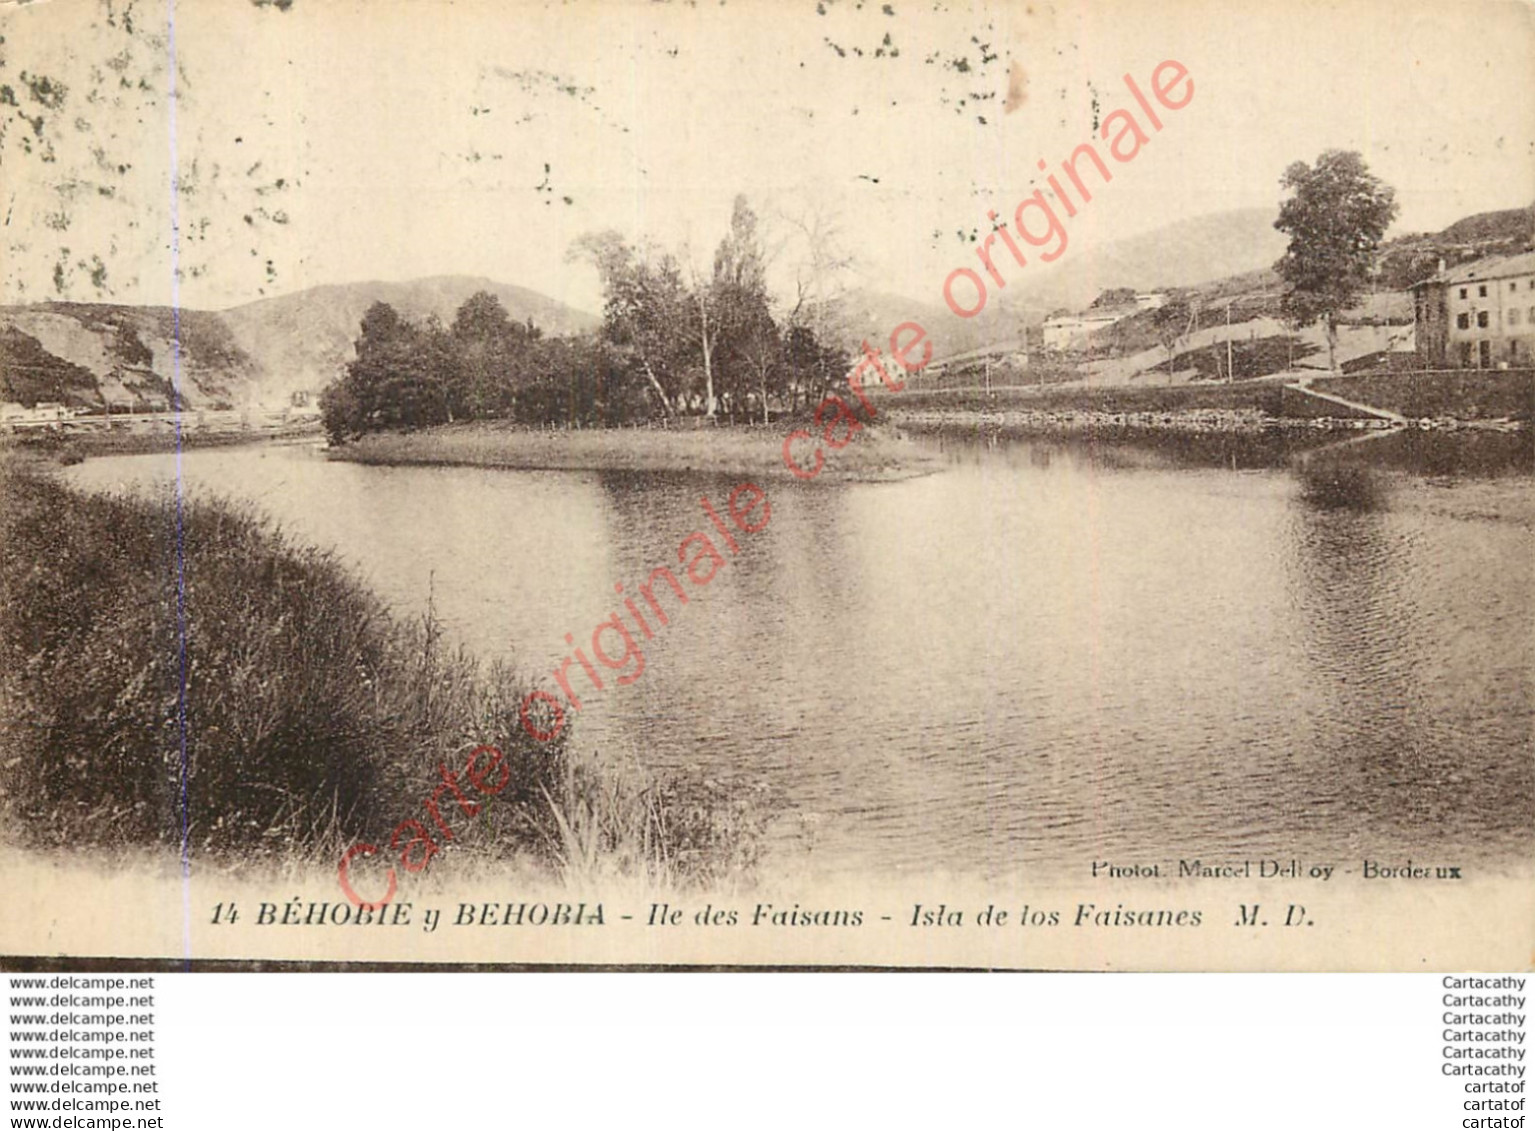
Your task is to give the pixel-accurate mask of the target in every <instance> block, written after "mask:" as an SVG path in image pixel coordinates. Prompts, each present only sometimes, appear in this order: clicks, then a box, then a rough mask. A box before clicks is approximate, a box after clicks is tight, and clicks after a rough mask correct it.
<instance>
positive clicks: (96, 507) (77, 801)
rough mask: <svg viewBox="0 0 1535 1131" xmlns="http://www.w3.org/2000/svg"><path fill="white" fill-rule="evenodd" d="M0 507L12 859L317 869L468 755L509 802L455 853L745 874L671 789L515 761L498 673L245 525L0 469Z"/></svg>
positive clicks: (521, 741) (424, 793) (515, 689)
mask: <svg viewBox="0 0 1535 1131" xmlns="http://www.w3.org/2000/svg"><path fill="white" fill-rule="evenodd" d="M0 504H3V505H0V808H3V809H4V811H5V815H6V817H7V818H8V821H7V823H8V825H9V826H10V827H11V828H13V829H19V830H20V834H21V837H22V839H23V840H25V841H27V842H30V843H32V844H37V845H52V846H64V845H68V846H77V847H88V846H96V847H107V846H130V845H137V846H142V845H162V846H176V847H179V846H180V845H181V844H182V843H183V839H185V843H186V845H187V847H188V849H189V851H191V852H193V853H197V854H207V855H217V856H223V857H238V858H240V859H243V860H253V859H254V860H259V859H262V858H267V859H271V860H273V861H274V862H285V861H291V860H293V859H295V858H305V857H313V858H315V859H316V860H317V861H318V860H326V861H328V862H331V863H333V862H334V861H335V859H336V858H337V857H339V854H340V852H341V851H342V850H343V847H344V846H345V845H346V844H348V843H351V842H353V841H355V840H359V839H360V840H368V841H370V842H372V843H377V844H380V845H383V844H387V843H388V842H389V838H390V833H391V830H392V829H393V828H394V827H395V826H396V825H397V824H398V823H399V822H400V821H402V820H404V819H406V818H415V819H418V820H423V821H424V820H426V818H425V816H424V815H423V812H422V801H423V800H424V799H425V798H427V797H430V796H431V795H432V793H433V790H435V789H436V788H437V787H438V785H439V784H440V782H441V778H440V776H439V770H438V767H439V766H440V765H443V766H446V767H447V768H448V769H449V770H451V771H454V772H458V771H461V770H462V769H463V768H464V766H465V765H466V762H467V759H468V755H469V752H470V751H471V750H472V749H473V748H474V747H476V746H479V745H481V744H491V745H494V746H496V747H498V748H499V749H500V750H501V751H502V752H503V753H504V755H505V759H506V765H507V766H508V767H509V770H510V773H511V780H510V783H509V785H508V786H507V787H506V788H505V789H504V790H502V791H501V792H500V793H499V794H498V795H496V796H495V797H493V798H488V799H483V800H484V804H482V806H481V811H480V813H479V814H478V815H477V816H476V817H475V818H474V819H473V820H472V821H470V822H466V823H465V825H464V827H463V828H461V829H459V828H455V838H454V847H455V848H456V849H468V850H470V851H472V852H475V853H485V854H489V855H493V856H504V855H515V856H520V857H529V858H533V859H536V860H537V861H538V862H540V863H541V864H543V865H546V866H548V867H549V868H551V869H554V870H562V871H565V872H566V873H567V874H574V873H576V872H579V871H581V870H586V871H591V872H596V871H598V870H600V869H607V870H609V871H616V872H624V871H629V872H637V871H639V872H647V873H649V872H654V871H656V870H657V869H660V870H661V871H663V872H664V873H665V876H664V878H665V879H666V880H667V881H668V882H671V883H674V884H686V883H687V882H689V881H690V880H693V879H703V878H706V877H708V876H710V875H713V874H715V873H716V872H718V871H720V870H721V869H725V870H730V869H736V868H739V867H742V866H745V865H747V864H750V863H754V860H755V857H754V854H753V852H752V850H750V849H748V848H745V847H743V846H744V845H745V842H746V837H747V833H749V832H750V831H751V830H750V829H748V828H747V827H746V825H744V824H740V825H732V824H731V823H730V822H727V824H726V831H727V832H729V831H734V832H739V833H740V835H739V836H737V837H735V839H732V838H731V837H730V836H727V835H720V836H715V837H713V839H711V838H710V837H709V836H707V835H704V834H702V833H700V831H699V830H700V829H701V828H708V827H711V826H710V822H711V821H712V818H707V819H700V817H699V816H698V815H697V814H696V813H694V812H692V811H691V810H689V809H687V808H686V807H684V806H683V805H682V804H681V799H682V797H683V794H681V793H678V792H677V789H676V788H675V787H671V786H667V785H662V784H657V783H655V782H652V781H650V780H648V779H644V778H643V777H640V776H637V775H636V774H634V773H633V772H631V771H620V770H615V769H612V768H610V767H605V766H603V765H600V764H594V763H590V762H586V761H578V760H575V759H573V758H572V756H571V753H570V750H569V749H568V747H567V744H566V743H565V741H564V737H563V736H561V737H560V738H557V739H556V740H555V741H553V742H550V743H538V742H536V741H534V740H533V739H532V738H530V737H529V736H528V735H527V734H526V732H524V731H523V730H522V728H521V726H520V725H519V723H518V718H517V709H518V705H519V703H520V702H521V700H522V696H523V695H524V694H525V692H526V690H527V687H526V686H525V685H524V684H523V683H522V682H521V681H520V680H519V679H518V678H517V677H516V675H515V673H513V672H512V671H511V670H509V669H508V668H507V667H506V666H504V665H501V664H492V665H485V664H482V663H481V662H480V661H479V660H478V659H477V658H476V657H474V656H472V655H470V654H468V653H466V652H465V651H463V650H461V649H453V648H450V647H448V646H447V645H446V644H445V642H444V640H443V639H442V634H441V631H440V629H439V627H438V625H437V622H436V620H435V617H434V616H433V615H432V614H431V613H430V612H428V613H427V614H426V615H425V616H423V617H421V618H419V619H418V620H415V621H411V622H406V623H401V622H399V621H398V620H396V619H395V618H393V617H392V616H391V615H390V613H389V612H388V610H387V609H386V608H385V607H384V605H383V603H382V602H381V601H380V600H379V599H378V598H377V597H376V596H374V595H373V594H372V593H370V592H369V591H368V590H366V589H365V588H364V587H363V586H362V585H360V584H359V583H358V582H357V581H356V580H355V579H354V578H353V577H352V576H351V575H350V573H349V572H348V571H347V570H345V569H344V568H343V567H342V566H341V565H340V563H338V562H337V561H336V560H335V559H334V558H333V557H332V556H331V555H330V554H328V553H326V552H322V551H320V550H316V549H313V548H310V547H306V546H301V545H298V544H295V543H294V542H293V541H292V540H290V539H289V538H288V537H286V536H285V535H284V534H283V533H282V532H280V531H279V530H277V529H275V528H274V527H273V526H272V524H271V523H270V522H268V521H267V520H265V519H264V518H262V517H261V516H259V515H257V514H255V513H253V512H252V511H250V510H248V509H245V508H242V507H239V506H236V505H232V504H230V503H227V502H224V501H221V500H215V499H191V500H188V501H186V502H185V503H184V504H183V505H182V507H181V508H180V514H179V522H178V508H177V504H176V500H175V498H174V497H173V496H172V495H170V494H169V493H164V494H160V495H157V496H133V497H117V496H110V495H97V494H83V493H80V492H76V491H73V490H70V489H68V488H67V487H65V486H63V485H62V484H61V483H59V482H58V481H56V480H55V479H52V478H50V477H48V476H47V475H45V474H39V473H37V472H36V471H35V470H30V469H25V468H21V467H19V466H16V465H14V464H7V463H5V462H4V461H0ZM178 562H180V563H181V565H180V568H179V570H178ZM443 811H444V813H445V814H447V813H450V812H452V813H454V814H455V815H457V814H456V809H455V807H454V806H453V805H452V804H451V802H445V804H444V806H443ZM450 827H454V826H452V825H450ZM438 866H441V865H438Z"/></svg>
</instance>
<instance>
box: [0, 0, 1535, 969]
mask: <svg viewBox="0 0 1535 1131" xmlns="http://www.w3.org/2000/svg"><path fill="white" fill-rule="evenodd" d="M0 35H3V40H0V212H3V215H4V223H3V226H0V817H3V822H0V846H3V851H0V966H9V967H12V968H21V967H25V966H28V965H36V964H38V963H41V962H52V963H54V964H55V965H57V964H58V963H59V962H60V961H62V962H63V963H64V964H66V965H67V964H68V963H69V962H82V963H83V962H86V961H88V960H98V959H119V960H128V959H135V960H141V959H147V960H155V961H160V962H165V963H174V964H176V965H184V964H192V965H194V966H195V965H196V964H199V963H225V962H231V961H232V962H245V963H278V962H305V963H369V964H371V963H382V964H393V965H412V964H433V965H436V964H472V965H476V966H492V967H495V966H567V965H568V966H583V965H600V966H609V967H611V966H617V967H634V968H654V967H668V966H695V965H703V966H711V967H721V966H725V967H730V966H773V967H817V968H825V967H852V968H860V967H902V968H909V967H928V968H932V967H941V968H1005V969H1044V970H1108V969H1115V970H1311V971H1316V970H1404V971H1405V970H1430V969H1500V970H1513V969H1520V970H1522V969H1525V968H1528V967H1529V966H1530V965H1531V963H1532V961H1535V884H1532V880H1535V437H1532V431H1531V427H1532V404H1535V228H1532V222H1535V83H1532V81H1531V76H1532V75H1535V66H1532V64H1535V7H1532V6H1531V5H1529V4H1524V3H1516V2H1502V0H1497V2H1494V0H1480V2H1472V3H1461V4H1445V3H1442V2H1440V0H1433V2H1429V0H1421V2H1420V0H1407V2H1405V3H1404V2H1399V0H1391V2H1386V0H1356V2H1349V3H1342V2H1336V3H1335V2H1328V3H1321V2H1309V0H1301V2H1298V3H1289V4H1283V5H1279V4H1273V3H1262V2H1257V0H1235V2H1220V3H1217V2H1214V0H1165V2H1157V3H1131V2H1129V0H1117V2H1109V3H1101V4H1099V3H1094V4H1090V5H1088V4H1065V3H1056V2H1051V0H1029V2H1025V0H994V2H986V0H977V2H974V3H958V2H945V0H937V2H935V0H920V2H914V0H891V2H889V3H881V2H879V0H795V2H788V0H785V2H781V3H780V2H773V3H769V2H766V0H744V2H737V0H730V2H729V3H723V2H721V3H716V2H713V0H710V2H708V3H704V2H698V3H640V2H638V0H590V2H587V0H573V2H568V3H552V2H551V3H534V2H523V0H514V2H496V0H463V2H458V3H451V2H447V0H367V2H362V0H355V2H352V0H171V2H170V3H159V4H151V3H146V2H140V0H50V2H34V3H20V4H18V3H10V4H4V5H0Z"/></svg>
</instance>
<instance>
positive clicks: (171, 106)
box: [165, 0, 192, 969]
mask: <svg viewBox="0 0 1535 1131" xmlns="http://www.w3.org/2000/svg"><path fill="white" fill-rule="evenodd" d="M165 24H166V64H167V65H166V71H167V82H168V86H167V89H166V111H167V118H168V122H169V131H168V132H169V134H170V193H171V212H170V236H171V247H170V250H171V398H172V404H171V412H172V414H173V417H174V420H175V426H176V644H177V652H178V656H177V658H178V660H179V664H178V676H179V680H178V686H177V691H176V724H177V730H178V731H179V733H180V737H181V773H180V786H181V796H180V802H181V948H182V955H183V958H184V960H185V962H186V964H187V967H188V968H189V969H190V967H191V962H192V855H191V839H192V826H191V819H192V818H191V810H190V806H189V804H188V797H187V569H186V566H187V563H186V529H185V510H186V481H185V479H184V478H183V475H182V467H181V403H182V402H181V215H180V211H179V208H178V206H177V197H178V194H179V190H180V183H179V178H178V175H177V163H176V97H177V96H176V0H166V5H165Z"/></svg>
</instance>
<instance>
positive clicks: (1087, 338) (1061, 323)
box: [1044, 287, 1167, 352]
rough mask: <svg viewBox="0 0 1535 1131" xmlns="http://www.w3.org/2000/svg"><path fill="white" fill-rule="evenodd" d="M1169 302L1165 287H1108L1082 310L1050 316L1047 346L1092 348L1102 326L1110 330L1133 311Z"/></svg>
mask: <svg viewBox="0 0 1535 1131" xmlns="http://www.w3.org/2000/svg"><path fill="white" fill-rule="evenodd" d="M1166 305H1167V295H1166V294H1164V293H1163V292H1161V291H1132V290H1130V289H1129V288H1128V287H1124V288H1119V289H1115V290H1109V291H1105V292H1104V293H1103V294H1101V295H1099V296H1098V298H1097V299H1096V300H1095V301H1094V302H1093V305H1092V306H1090V307H1088V308H1087V309H1086V310H1084V311H1082V312H1081V313H1080V314H1071V313H1067V312H1061V313H1058V314H1052V315H1051V316H1050V317H1049V318H1046V319H1045V325H1044V346H1045V348H1046V349H1047V350H1060V351H1063V352H1064V351H1068V350H1085V349H1088V348H1090V347H1091V345H1092V337H1093V335H1094V334H1096V333H1097V332H1098V331H1099V330H1107V329H1108V328H1109V327H1110V326H1112V325H1114V324H1115V323H1116V322H1121V321H1123V320H1124V319H1126V318H1129V317H1130V316H1131V315H1132V314H1139V313H1140V312H1141V311H1143V310H1156V309H1157V308H1158V307H1161V306H1166Z"/></svg>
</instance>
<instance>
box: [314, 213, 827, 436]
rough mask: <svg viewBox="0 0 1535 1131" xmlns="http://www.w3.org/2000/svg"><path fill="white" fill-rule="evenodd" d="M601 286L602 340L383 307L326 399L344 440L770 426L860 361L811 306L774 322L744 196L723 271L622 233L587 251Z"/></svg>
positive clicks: (327, 417)
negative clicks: (369, 435) (474, 426)
mask: <svg viewBox="0 0 1535 1131" xmlns="http://www.w3.org/2000/svg"><path fill="white" fill-rule="evenodd" d="M573 255H574V256H575V257H577V258H581V259H585V260H587V261H589V262H591V263H592V264H593V265H594V266H595V267H596V268H597V271H598V273H599V275H600V277H601V280H602V286H603V294H604V301H603V320H602V327H601V329H600V330H598V331H597V332H596V333H593V334H583V335H573V336H569V337H553V338H546V337H544V336H543V334H542V333H541V331H540V330H539V328H538V327H536V326H534V325H533V324H532V323H531V322H527V323H520V322H515V321H513V320H512V319H511V318H510V316H509V315H508V314H507V312H506V310H505V308H504V307H503V306H502V305H501V302H500V300H499V299H497V298H496V297H495V296H494V295H491V294H488V293H485V292H481V293H479V294H476V295H474V296H472V297H471V298H470V299H469V300H468V301H466V302H465V303H464V304H463V306H461V307H460V308H459V309H458V312H457V313H456V314H455V315H454V318H453V321H452V324H451V325H447V326H444V325H443V324H442V323H441V322H440V321H439V320H437V319H435V318H428V319H427V320H426V321H424V322H421V323H414V322H410V321H407V320H406V319H404V318H402V317H401V316H400V315H399V313H398V312H397V311H395V310H394V309H393V308H392V307H390V306H389V305H388V304H386V303H375V304H374V305H373V306H372V307H371V308H370V309H369V310H368V312H367V314H366V315H365V316H364V317H363V320H362V327H361V333H360V334H359V336H358V338H357V341H356V353H357V356H356V359H355V360H353V361H352V362H350V363H349V364H348V365H347V367H346V371H345V373H344V374H343V375H342V376H341V377H340V378H338V379H337V380H336V381H334V382H332V383H331V385H330V386H329V387H327V388H326V389H325V391H324V392H323V393H322V394H321V397H320V407H321V412H322V415H323V418H324V421H325V426H326V430H327V431H328V432H329V433H330V435H331V437H332V439H333V440H336V441H337V442H340V441H343V440H345V439H347V438H349V437H351V436H356V435H360V434H362V433H364V432H368V431H374V430H378V429H391V428H419V427H424V426H427V425H432V424H449V423H454V422H456V421H463V420H512V421H516V422H518V423H522V424H530V425H546V426H561V427H587V428H589V427H612V426H617V425H623V424H633V423H640V422H646V421H651V420H672V419H675V418H678V417H681V416H689V415H691V416H702V417H704V418H706V419H708V420H710V421H711V422H713V421H722V420H726V421H730V422H732V423H736V422H751V421H761V422H763V423H766V422H767V421H768V420H769V419H770V418H771V412H772V411H773V410H775V409H776V410H777V411H779V412H791V413H792V412H793V411H795V409H796V408H797V407H798V406H800V405H801V404H806V405H808V404H811V403H814V402H815V401H817V400H819V399H820V397H822V396H823V395H824V394H825V393H826V392H827V391H828V390H830V389H832V388H834V387H838V386H840V385H841V384H843V382H844V381H845V378H846V375H847V372H848V370H849V367H850V364H851V363H850V359H849V357H848V355H847V353H846V351H845V350H843V349H841V348H840V347H837V346H833V345H829V344H827V343H826V342H824V341H822V340H821V339H820V338H819V337H818V336H817V334H816V333H815V330H814V328H813V327H812V325H811V324H810V320H809V318H808V317H807V316H805V315H806V312H805V311H804V309H803V304H801V306H799V307H796V309H795V310H794V311H792V312H790V313H789V314H788V315H787V316H785V317H784V318H782V319H778V318H775V317H774V315H773V310H772V304H771V301H770V299H769V296H768V290H767V281H766V264H765V259H764V254H763V250H762V245H761V241H760V239H759V237H758V234H757V218H756V216H755V214H754V213H753V212H752V210H751V208H750V207H749V206H748V205H747V202H746V199H745V198H744V197H737V199H736V202H735V209H734V214H733V216H732V218H731V226H730V232H729V233H728V234H727V235H726V236H725V238H724V239H723V240H721V242H720V244H719V248H718V250H717V251H716V252H715V255H714V262H713V269H712V272H711V273H710V274H709V275H708V276H706V277H700V276H699V274H698V273H696V272H689V273H688V274H686V275H685V274H684V270H683V268H682V266H681V265H680V264H679V263H678V261H677V260H676V259H675V258H674V257H673V256H671V255H667V254H662V253H658V252H655V251H653V250H651V249H648V248H637V247H634V246H632V245H631V244H629V243H628V242H627V241H625V240H624V239H623V237H622V236H620V235H619V234H618V233H616V232H600V233H595V234H592V235H588V236H584V237H582V238H581V239H580V240H578V241H577V243H576V245H575V247H574V248H573Z"/></svg>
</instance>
